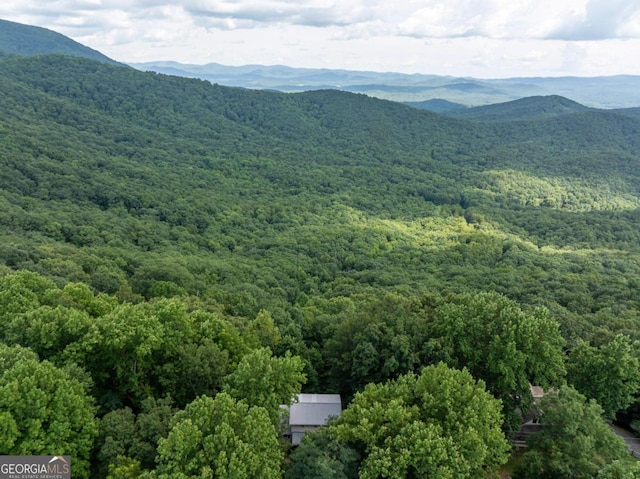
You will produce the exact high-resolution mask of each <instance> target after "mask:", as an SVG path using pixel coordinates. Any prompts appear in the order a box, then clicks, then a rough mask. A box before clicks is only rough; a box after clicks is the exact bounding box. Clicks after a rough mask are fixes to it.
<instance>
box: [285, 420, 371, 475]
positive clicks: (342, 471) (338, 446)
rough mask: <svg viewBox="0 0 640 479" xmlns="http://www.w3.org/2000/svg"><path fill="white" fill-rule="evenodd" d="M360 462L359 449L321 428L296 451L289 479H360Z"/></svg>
mask: <svg viewBox="0 0 640 479" xmlns="http://www.w3.org/2000/svg"><path fill="white" fill-rule="evenodd" d="M359 459H360V455H359V454H358V452H357V451H356V450H355V449H353V448H352V447H350V446H349V445H348V444H346V443H345V442H342V441H339V440H337V439H336V438H335V437H332V436H330V435H329V433H328V429H327V428H320V429H318V430H317V431H315V432H312V433H311V432H309V433H306V434H305V435H304V437H303V438H302V443H301V444H300V445H299V446H298V447H297V448H296V449H294V450H293V452H292V453H291V455H290V462H291V464H290V465H289V467H288V468H287V472H286V474H285V479H308V478H310V477H313V478H314V479H356V478H357V477H358V462H359Z"/></svg>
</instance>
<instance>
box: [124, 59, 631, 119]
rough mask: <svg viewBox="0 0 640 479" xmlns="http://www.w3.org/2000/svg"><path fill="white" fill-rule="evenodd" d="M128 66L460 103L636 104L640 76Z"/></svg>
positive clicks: (257, 84) (252, 84)
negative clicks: (551, 100) (557, 99)
mask: <svg viewBox="0 0 640 479" xmlns="http://www.w3.org/2000/svg"><path fill="white" fill-rule="evenodd" d="M131 66H133V67H135V68H137V69H139V70H143V71H155V72H158V73H165V74H168V75H178V76H183V77H188V78H201V79H204V80H208V81H210V82H212V83H218V84H220V85H228V86H241V87H244V88H258V89H273V90H278V91H284V92H299V91H307V90H318V89H326V88H331V89H337V90H343V91H349V92H353V93H364V94H366V95H369V96H374V97H378V98H383V99H388V100H394V101H400V102H424V101H426V100H433V99H439V100H447V101H449V102H454V103H459V104H462V105H464V106H479V105H487V104H491V103H501V102H506V101H510V100H516V99H519V98H524V97H530V96H548V95H559V96H564V97H567V98H569V99H571V100H574V101H576V102H578V103H583V104H585V105H588V106H591V107H597V108H626V107H637V106H639V105H640V77H638V76H631V75H618V76H612V77H592V78H581V77H557V78H556V77H546V78H544V77H543V78H505V79H478V78H466V77H448V76H438V75H421V74H401V73H379V72H367V71H348V70H330V69H310V68H291V67H287V66H263V65H244V66H237V67H236V66H225V65H219V64H217V63H210V64H207V65H188V64H181V63H177V62H147V63H133V64H131ZM427 105H428V104H427Z"/></svg>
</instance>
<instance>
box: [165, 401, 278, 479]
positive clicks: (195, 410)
mask: <svg viewBox="0 0 640 479" xmlns="http://www.w3.org/2000/svg"><path fill="white" fill-rule="evenodd" d="M282 460H283V454H282V451H281V449H280V445H279V441H278V432H277V431H276V428H275V427H274V425H273V424H272V422H271V420H270V418H269V415H268V413H267V411H266V409H264V408H262V407H255V406H254V407H250V406H248V405H247V403H246V402H244V401H236V400H235V399H233V398H232V397H231V396H229V395H228V394H226V393H220V394H218V395H217V396H216V397H215V399H211V398H210V397H207V396H202V397H200V398H198V399H196V400H195V401H193V402H192V403H190V404H189V405H188V406H187V407H186V409H185V410H184V411H181V412H178V413H177V414H176V415H175V417H174V419H173V421H172V427H171V430H170V432H169V435H168V437H167V438H166V439H162V440H160V444H159V446H158V459H157V461H158V467H157V477H158V478H159V479H189V478H194V479H195V478H199V479H212V478H221V479H222V478H224V479H276V478H279V477H281V476H282V473H281V469H280V468H281V462H282Z"/></svg>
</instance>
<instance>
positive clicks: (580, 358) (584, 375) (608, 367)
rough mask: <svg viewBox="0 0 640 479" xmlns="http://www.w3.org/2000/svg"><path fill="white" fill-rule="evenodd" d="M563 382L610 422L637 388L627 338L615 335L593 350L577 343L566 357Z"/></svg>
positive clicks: (638, 367) (639, 374) (639, 373)
mask: <svg viewBox="0 0 640 479" xmlns="http://www.w3.org/2000/svg"><path fill="white" fill-rule="evenodd" d="M567 380H568V381H569V383H571V384H572V385H573V386H574V387H575V388H576V389H577V390H578V391H580V392H581V393H582V394H584V395H585V396H587V397H588V398H592V399H595V400H596V401H597V402H598V404H600V406H602V409H604V413H605V416H606V417H608V418H610V419H613V418H614V416H615V414H616V412H618V411H620V410H622V409H625V408H626V407H628V406H629V405H630V404H631V403H633V401H634V398H635V394H636V393H637V392H638V390H639V389H640V364H639V362H638V357H637V356H636V354H635V352H634V351H633V349H632V345H631V341H630V339H629V337H627V336H623V335H617V336H615V337H614V338H613V339H612V340H611V341H609V342H608V343H606V344H603V345H601V346H600V347H597V348H596V347H593V346H590V345H588V344H587V343H585V342H582V343H580V344H578V345H577V346H576V347H575V348H573V349H572V350H571V353H570V354H569V359H568V361H567Z"/></svg>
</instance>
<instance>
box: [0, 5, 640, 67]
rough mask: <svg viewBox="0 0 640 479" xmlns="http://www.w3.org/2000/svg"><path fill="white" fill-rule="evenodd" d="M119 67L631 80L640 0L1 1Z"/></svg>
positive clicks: (639, 60)
mask: <svg viewBox="0 0 640 479" xmlns="http://www.w3.org/2000/svg"><path fill="white" fill-rule="evenodd" d="M0 18H3V19H6V20H12V21H16V22H20V23H27V24H30V25H37V26H41V27H45V28H49V29H51V30H55V31H57V32H60V33H62V34H64V35H67V36H69V37H71V38H73V39H74V40H76V41H79V42H81V43H83V44H85V45H87V46H90V47H92V48H95V49H97V50H99V51H101V52H103V53H104V54H106V55H108V56H110V57H111V58H113V59H115V60H119V61H122V62H145V61H154V60H174V61H179V62H182V63H196V64H204V63H209V62H216V63H222V64H227V65H244V64H263V65H275V64H283V65H289V66H294V67H317V68H343V69H349V70H372V71H396V72H404V73H425V74H437V75H456V76H474V77H480V78H505V77H514V76H560V75H579V76H597V75H615V74H635V75H640V0H404V1H403V0H335V1H334V0H295V1H294V0H176V1H172V2H168V1H157V0H2V1H1V2H0Z"/></svg>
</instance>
